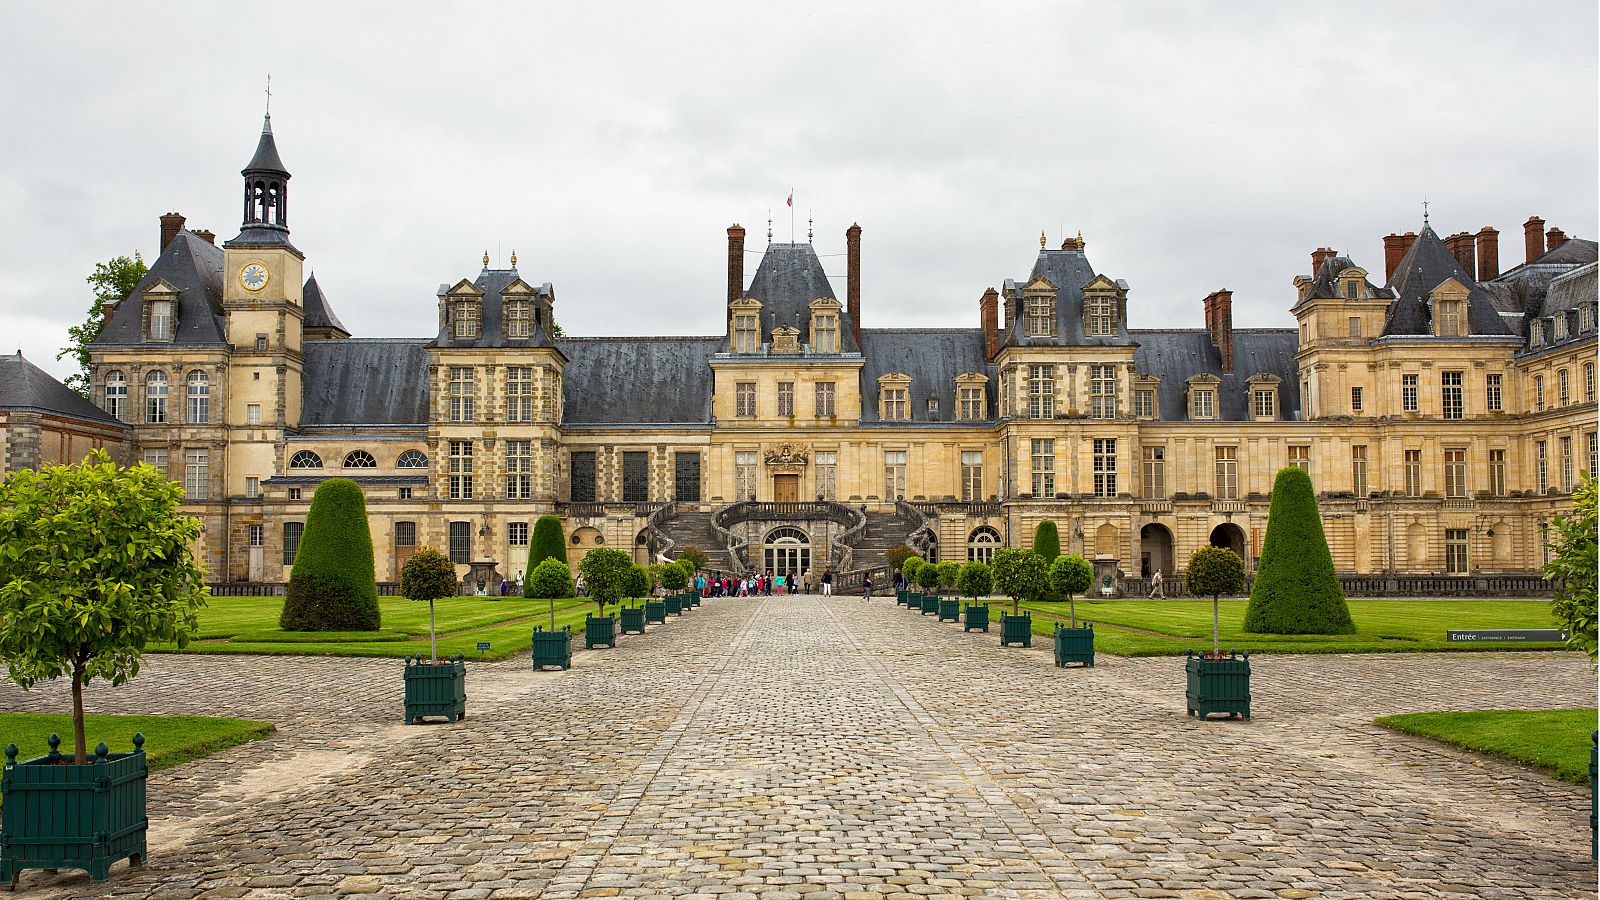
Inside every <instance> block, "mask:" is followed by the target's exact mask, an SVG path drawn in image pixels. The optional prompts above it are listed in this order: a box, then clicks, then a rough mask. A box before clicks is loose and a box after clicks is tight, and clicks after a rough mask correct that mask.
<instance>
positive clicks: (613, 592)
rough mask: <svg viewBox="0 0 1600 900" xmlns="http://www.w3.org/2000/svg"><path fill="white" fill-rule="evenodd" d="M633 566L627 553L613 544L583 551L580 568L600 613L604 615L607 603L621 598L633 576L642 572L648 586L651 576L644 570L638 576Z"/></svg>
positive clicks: (630, 583) (641, 574)
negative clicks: (634, 572) (645, 573)
mask: <svg viewBox="0 0 1600 900" xmlns="http://www.w3.org/2000/svg"><path fill="white" fill-rule="evenodd" d="M634 568H635V566H634V564H633V560H632V559H630V558H629V557H628V554H626V553H623V552H622V551H621V550H617V549H615V548H612V547H596V548H594V549H593V550H590V551H589V552H588V553H586V554H584V557H583V562H580V563H578V571H579V572H580V573H582V574H583V583H584V585H585V586H586V587H587V588H588V590H589V596H591V597H593V598H594V602H595V605H596V606H598V607H599V609H600V614H601V615H605V612H606V604H607V603H611V602H613V601H615V600H618V599H621V597H622V596H623V592H624V591H626V590H627V589H628V588H629V587H631V586H632V579H634V578H636V577H641V576H642V577H643V578H644V579H645V582H646V587H648V586H649V578H650V576H648V575H644V573H643V572H641V573H640V575H639V576H635V575H634V574H633V569H634Z"/></svg>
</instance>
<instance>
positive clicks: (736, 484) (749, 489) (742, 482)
mask: <svg viewBox="0 0 1600 900" xmlns="http://www.w3.org/2000/svg"><path fill="white" fill-rule="evenodd" d="M733 493H734V499H735V500H754V499H755V496H756V452H755V451H754V450H741V451H739V452H737V453H735V454H733Z"/></svg>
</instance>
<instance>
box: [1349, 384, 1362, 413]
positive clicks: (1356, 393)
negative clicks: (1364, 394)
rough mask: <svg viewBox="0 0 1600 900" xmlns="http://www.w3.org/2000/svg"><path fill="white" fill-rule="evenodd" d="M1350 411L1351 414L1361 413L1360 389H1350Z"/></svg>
mask: <svg viewBox="0 0 1600 900" xmlns="http://www.w3.org/2000/svg"><path fill="white" fill-rule="evenodd" d="M1350 411H1351V412H1353V413H1358V412H1361V388H1358V387H1353V388H1351V389H1350Z"/></svg>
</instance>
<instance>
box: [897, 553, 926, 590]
mask: <svg viewBox="0 0 1600 900" xmlns="http://www.w3.org/2000/svg"><path fill="white" fill-rule="evenodd" d="M925 565H927V563H925V562H924V561H923V559H922V557H920V556H916V555H914V554H913V555H911V556H907V557H906V558H905V559H902V560H901V561H900V574H901V575H904V576H905V579H906V586H907V587H910V586H911V585H913V584H916V583H917V570H918V569H920V568H922V567H923V566H925Z"/></svg>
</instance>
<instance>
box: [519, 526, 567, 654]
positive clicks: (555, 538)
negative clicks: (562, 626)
mask: <svg viewBox="0 0 1600 900" xmlns="http://www.w3.org/2000/svg"><path fill="white" fill-rule="evenodd" d="M547 559H557V560H560V561H561V564H562V565H563V566H565V565H567V536H566V535H565V534H564V533H562V531H561V520H560V519H558V518H556V517H555V516H540V517H539V518H538V520H537V521H535V522H534V523H533V540H531V541H529V542H528V575H527V576H526V577H524V578H523V580H522V596H524V597H539V595H538V594H535V593H533V590H532V588H531V586H530V583H531V582H532V580H533V578H532V576H533V570H534V569H537V568H539V564H540V563H542V562H544V561H545V560H547ZM567 575H568V577H571V575H572V569H571V568H570V567H569V568H568V569H567ZM540 599H548V598H542V597H541V598H540ZM551 627H554V626H551Z"/></svg>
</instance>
